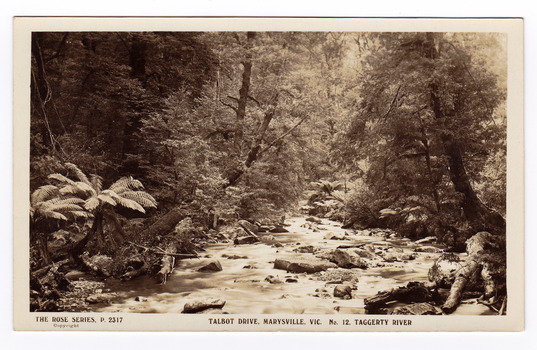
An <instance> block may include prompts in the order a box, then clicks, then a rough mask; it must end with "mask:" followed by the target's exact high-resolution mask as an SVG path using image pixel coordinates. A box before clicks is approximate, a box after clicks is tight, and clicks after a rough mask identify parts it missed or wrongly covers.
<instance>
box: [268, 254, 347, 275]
mask: <svg viewBox="0 0 537 350" xmlns="http://www.w3.org/2000/svg"><path fill="white" fill-rule="evenodd" d="M335 267H337V265H336V264H333V263H331V262H327V261H323V260H317V259H304V258H291V259H276V260H275V261H274V268H275V269H278V270H286V271H288V272H294V273H301V272H305V273H315V272H320V271H325V270H327V269H329V268H335Z"/></svg>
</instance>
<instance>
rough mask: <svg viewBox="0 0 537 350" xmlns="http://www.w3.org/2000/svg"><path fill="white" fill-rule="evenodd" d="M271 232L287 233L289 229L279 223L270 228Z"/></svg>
mask: <svg viewBox="0 0 537 350" xmlns="http://www.w3.org/2000/svg"><path fill="white" fill-rule="evenodd" d="M269 232H270V233H286V232H289V230H287V229H286V228H285V227H283V226H281V225H277V226H274V227H273V228H271V229H270V230H269Z"/></svg>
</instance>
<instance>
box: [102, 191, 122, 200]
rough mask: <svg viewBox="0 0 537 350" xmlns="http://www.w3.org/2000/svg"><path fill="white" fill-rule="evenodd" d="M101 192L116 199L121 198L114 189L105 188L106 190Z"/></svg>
mask: <svg viewBox="0 0 537 350" xmlns="http://www.w3.org/2000/svg"><path fill="white" fill-rule="evenodd" d="M101 193H102V194H105V195H107V196H110V197H112V198H113V199H114V200H116V199H118V198H119V195H118V194H117V193H116V192H114V191H112V190H104V191H103V192H101Z"/></svg>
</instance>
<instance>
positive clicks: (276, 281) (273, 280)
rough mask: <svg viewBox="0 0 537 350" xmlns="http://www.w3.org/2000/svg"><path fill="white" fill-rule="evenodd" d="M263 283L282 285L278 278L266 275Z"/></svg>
mask: <svg viewBox="0 0 537 350" xmlns="http://www.w3.org/2000/svg"><path fill="white" fill-rule="evenodd" d="M265 281H267V282H268V283H270V284H280V283H283V282H282V280H280V279H279V278H278V277H274V276H272V275H268V276H267V277H265Z"/></svg>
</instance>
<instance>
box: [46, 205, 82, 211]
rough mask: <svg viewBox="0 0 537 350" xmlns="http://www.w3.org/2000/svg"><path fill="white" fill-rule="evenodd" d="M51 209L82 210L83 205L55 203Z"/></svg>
mask: <svg viewBox="0 0 537 350" xmlns="http://www.w3.org/2000/svg"><path fill="white" fill-rule="evenodd" d="M50 210H52V211H56V212H69V211H79V210H82V207H80V206H78V205H76V204H55V205H53V206H52V207H51V208H50Z"/></svg>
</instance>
